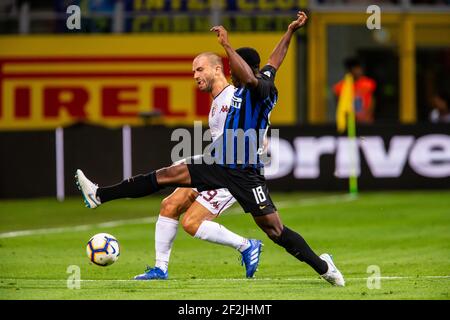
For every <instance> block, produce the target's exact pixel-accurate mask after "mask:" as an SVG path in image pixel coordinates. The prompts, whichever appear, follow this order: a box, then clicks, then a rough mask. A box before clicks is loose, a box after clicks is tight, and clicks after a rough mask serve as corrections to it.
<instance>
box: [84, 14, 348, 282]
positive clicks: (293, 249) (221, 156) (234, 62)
mask: <svg viewBox="0 0 450 320" xmlns="http://www.w3.org/2000/svg"><path fill="white" fill-rule="evenodd" d="M306 20H307V16H306V14H305V13H303V12H299V13H298V14H297V20H295V21H294V22H292V23H291V24H290V25H289V27H288V30H287V32H286V33H285V34H284V36H283V37H282V39H281V40H280V43H278V45H277V46H276V48H275V50H274V52H272V54H271V56H270V59H269V61H268V63H267V64H266V65H265V66H264V67H263V68H262V69H259V65H260V57H259V54H258V53H257V51H256V50H255V49H253V48H240V49H237V50H234V49H233V48H232V46H231V45H230V43H229V41H228V35H227V31H226V30H225V28H223V27H222V26H215V27H213V28H212V29H211V31H213V32H216V34H217V37H218V41H219V43H220V44H221V45H222V47H223V48H224V49H225V52H226V54H227V56H228V59H229V61H230V69H231V74H232V81H233V84H234V86H235V87H236V91H235V94H234V96H233V98H232V102H231V110H230V111H229V113H228V116H227V120H226V121H225V127H224V133H223V135H222V139H221V140H220V141H221V143H219V144H218V145H215V146H213V153H212V158H213V159H214V162H213V163H211V162H207V161H202V162H201V163H183V164H178V165H172V166H170V167H166V168H162V169H159V170H155V171H152V172H150V173H148V174H145V175H137V176H134V177H132V178H130V179H127V180H124V181H122V182H121V183H119V184H116V185H113V186H109V187H103V188H102V187H100V188H99V187H97V186H96V185H94V184H93V183H92V182H90V181H89V180H88V179H87V178H86V177H85V176H84V174H83V173H82V172H81V170H78V171H77V175H76V178H77V184H78V185H79V188H80V190H81V191H82V194H83V197H84V199H85V202H86V205H87V206H88V207H90V208H95V207H97V206H98V205H100V204H101V203H104V202H107V201H110V200H114V199H120V198H137V197H143V196H147V195H150V194H152V193H155V192H156V191H158V190H160V189H162V188H164V187H166V186H176V187H195V188H197V189H198V190H199V191H204V190H212V189H218V188H228V190H229V191H230V193H231V194H232V195H233V196H234V197H235V198H236V200H237V201H238V202H239V204H240V205H241V207H242V208H243V209H244V211H245V212H249V213H251V214H252V216H253V219H254V220H255V222H256V224H257V225H258V226H259V227H260V228H261V229H262V230H263V231H264V232H265V233H266V235H267V236H268V237H269V238H270V239H271V240H272V241H274V242H275V243H276V244H278V245H280V246H281V247H283V248H285V249H286V251H287V252H288V253H290V254H291V255H293V256H294V257H296V258H297V259H298V260H300V261H303V262H305V263H307V264H308V265H310V266H311V267H312V268H313V269H314V270H315V271H316V272H317V273H318V274H319V275H321V276H322V278H324V279H325V280H327V281H328V282H330V283H331V284H333V285H336V286H344V285H345V281H344V278H343V276H342V274H341V273H340V272H339V270H338V269H337V268H336V266H335V265H334V263H333V261H332V259H331V256H330V255H329V254H322V255H321V256H320V257H319V256H317V255H316V254H315V253H314V252H313V250H312V249H311V248H310V247H309V245H308V244H307V243H306V241H305V240H304V239H303V238H302V237H301V236H300V235H299V234H298V233H296V232H295V231H293V230H291V229H289V228H288V227H286V226H285V225H284V224H283V223H282V221H281V218H280V216H279V214H278V212H277V209H276V207H275V205H274V203H273V202H272V199H271V198H270V195H269V190H268V188H267V185H266V182H265V178H264V176H263V175H262V174H261V169H262V167H263V163H262V161H261V159H260V157H261V154H262V152H261V151H262V149H263V147H262V145H261V144H262V143H261V142H262V141H263V140H264V137H265V134H266V132H267V129H268V127H269V125H270V122H269V118H270V112H271V111H272V110H273V108H274V107H275V104H276V102H277V98H278V92H277V89H276V87H275V83H274V80H275V74H276V71H277V69H278V68H279V67H280V65H281V63H282V61H283V60H284V58H285V56H286V53H287V50H288V47H289V43H290V40H291V37H292V35H293V34H294V32H295V31H296V30H297V29H299V28H300V27H302V26H303V25H304V24H305V23H306ZM239 133H242V135H239ZM239 137H241V139H240V138H239ZM242 137H243V138H242ZM260 249H261V248H260V245H259V246H258V247H257V248H255V250H254V251H253V252H252V253H250V255H249V257H248V259H247V261H244V262H245V263H246V267H250V268H251V265H252V264H255V265H257V263H256V262H258V261H259V254H260Z"/></svg>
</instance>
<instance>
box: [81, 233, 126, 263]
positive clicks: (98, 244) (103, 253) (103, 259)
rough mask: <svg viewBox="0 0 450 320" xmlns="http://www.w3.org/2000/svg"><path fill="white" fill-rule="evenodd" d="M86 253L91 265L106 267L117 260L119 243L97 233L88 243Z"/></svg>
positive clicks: (105, 234)
mask: <svg viewBox="0 0 450 320" xmlns="http://www.w3.org/2000/svg"><path fill="white" fill-rule="evenodd" d="M86 253H87V255H88V257H89V260H91V261H92V262H93V263H95V264H96V265H98V266H102V267H106V266H109V265H110V264H113V263H114V262H116V261H117V259H118V258H119V255H120V249H119V242H118V241H117V239H116V238H115V237H114V236H112V235H110V234H108V233H97V234H96V235H95V236H93V237H92V238H91V239H90V240H89V241H88V243H87V246H86Z"/></svg>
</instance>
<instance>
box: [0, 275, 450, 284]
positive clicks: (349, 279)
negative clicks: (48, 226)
mask: <svg viewBox="0 0 450 320" xmlns="http://www.w3.org/2000/svg"><path fill="white" fill-rule="evenodd" d="M367 279H368V278H364V277H354V278H345V280H346V281H367ZM379 279H380V280H425V279H450V276H419V277H417V276H386V277H380V278H379ZM0 281H25V282H64V283H66V282H67V279H11V278H7V279H1V278H0ZM79 281H80V282H109V283H112V282H125V283H126V282H129V283H145V281H137V280H133V279H80V280H79ZM167 281H168V282H189V281H192V282H201V281H215V282H216V281H223V282H227V281H232V282H240V281H249V282H253V281H256V282H258V281H260V282H264V281H271V282H294V281H300V282H302V281H303V282H307V281H324V280H323V279H320V278H254V279H245V278H229V279H227V278H208V279H199V278H196V279H169V280H167ZM148 282H152V281H148ZM161 282H163V281H158V283H161Z"/></svg>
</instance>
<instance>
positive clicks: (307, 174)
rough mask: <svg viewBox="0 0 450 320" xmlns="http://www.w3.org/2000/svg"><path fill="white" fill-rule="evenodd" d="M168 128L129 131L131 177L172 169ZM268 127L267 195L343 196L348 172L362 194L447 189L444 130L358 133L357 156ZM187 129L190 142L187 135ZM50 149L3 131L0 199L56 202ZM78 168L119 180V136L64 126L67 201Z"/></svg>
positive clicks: (328, 137) (329, 136) (298, 132)
mask: <svg viewBox="0 0 450 320" xmlns="http://www.w3.org/2000/svg"><path fill="white" fill-rule="evenodd" d="M175 129H177V128H168V127H164V126H148V127H137V128H132V129H131V159H132V160H131V168H132V174H133V175H136V174H139V173H144V172H149V171H151V170H155V169H158V168H161V167H164V166H167V165H170V164H171V163H172V157H171V153H172V150H173V147H174V146H176V145H177V144H179V143H180V141H179V140H175V141H171V140H172V139H171V138H172V133H173V131H174V130H175ZM178 129H179V128H178ZM273 129H278V130H279V132H278V133H279V139H271V143H270V149H269V151H270V152H269V156H270V159H271V162H270V163H269V165H267V166H266V168H265V174H266V178H267V180H268V185H269V188H270V190H271V191H296V190H303V191H306V190H308V191H321V190H324V191H326V190H330V191H331V190H333V191H339V190H340V191H345V190H348V176H349V174H350V173H351V172H352V170H353V169H352V168H356V172H357V173H358V174H359V176H358V184H359V188H360V190H362V191H364V190H386V189H439V188H440V189H443V188H447V189H448V188H450V125H444V124H443V125H414V126H413V125H411V126H401V125H376V126H367V127H358V128H357V132H358V137H357V139H356V143H355V145H356V146H357V153H352V152H351V145H352V144H351V143H350V142H349V139H348V138H347V137H346V136H342V135H337V134H336V129H335V127H334V126H314V127H303V126H292V127H278V128H273ZM186 130H187V131H189V132H190V133H191V134H192V141H194V140H195V139H196V137H194V129H193V128H186ZM273 133H274V132H272V135H271V133H269V137H272V138H273V137H274V134H273ZM197 138H198V137H197ZM206 144H208V142H204V145H206ZM55 148H56V145H55V132H54V131H37V132H33V131H25V132H2V133H1V134H0V150H1V157H0V198H28V197H37V196H55V195H56V179H57V177H56V175H57V173H56V159H55V158H56V151H55ZM192 152H193V153H194V147H193V148H192ZM194 154H197V153H194ZM355 154H356V156H352V155H355ZM352 164H356V166H352ZM77 168H80V169H82V170H83V171H84V172H85V174H86V175H87V176H88V177H92V179H94V181H95V182H96V183H98V184H99V185H107V184H112V183H116V182H118V181H121V180H122V178H123V139H122V130H121V129H114V130H112V129H107V128H103V127H94V126H87V125H75V126H72V127H68V128H65V129H64V190H65V194H66V195H78V190H77V189H76V187H75V184H74V180H73V176H74V173H75V170H76V169H77ZM169 191H170V190H169Z"/></svg>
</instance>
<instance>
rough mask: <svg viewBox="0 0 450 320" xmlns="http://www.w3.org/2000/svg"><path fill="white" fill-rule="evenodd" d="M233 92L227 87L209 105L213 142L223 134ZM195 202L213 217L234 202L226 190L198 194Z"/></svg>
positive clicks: (230, 87) (232, 88)
mask: <svg viewBox="0 0 450 320" xmlns="http://www.w3.org/2000/svg"><path fill="white" fill-rule="evenodd" d="M234 90H235V87H233V86H232V85H231V84H230V85H228V86H227V87H225V88H224V89H223V90H222V91H221V92H220V93H219V94H218V95H217V96H215V97H214V99H213V101H212V103H211V109H210V110H209V118H208V122H209V129H210V131H211V137H212V140H213V141H215V140H216V139H217V138H218V137H220V135H222V133H223V127H224V126H225V120H226V119H227V115H228V111H229V110H230V104H231V98H232V97H233V95H234ZM194 190H196V189H194ZM195 200H196V201H197V202H198V203H200V204H201V205H202V206H204V207H205V208H206V209H208V210H209V211H210V212H211V213H212V214H215V215H218V214H220V213H222V212H223V211H225V210H226V209H228V208H229V207H231V206H232V205H233V203H235V202H236V199H234V197H233V196H232V195H231V193H230V192H229V191H228V189H226V188H223V189H217V190H208V191H203V192H200V193H199V195H198V197H197V198H196V199H195Z"/></svg>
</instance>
